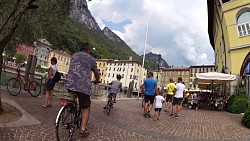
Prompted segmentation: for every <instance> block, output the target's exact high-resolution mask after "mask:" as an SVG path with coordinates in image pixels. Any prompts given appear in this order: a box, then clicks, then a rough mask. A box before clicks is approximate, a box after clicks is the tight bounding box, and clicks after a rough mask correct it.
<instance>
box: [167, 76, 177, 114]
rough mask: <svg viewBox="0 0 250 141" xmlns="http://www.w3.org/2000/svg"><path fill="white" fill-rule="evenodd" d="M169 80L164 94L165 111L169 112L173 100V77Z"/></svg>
mask: <svg viewBox="0 0 250 141" xmlns="http://www.w3.org/2000/svg"><path fill="white" fill-rule="evenodd" d="M169 82H170V83H168V85H167V87H166V89H167V92H168V93H167V96H166V104H165V112H169V111H170V109H171V108H172V101H173V95H174V89H175V84H174V81H173V78H170V80H169Z"/></svg>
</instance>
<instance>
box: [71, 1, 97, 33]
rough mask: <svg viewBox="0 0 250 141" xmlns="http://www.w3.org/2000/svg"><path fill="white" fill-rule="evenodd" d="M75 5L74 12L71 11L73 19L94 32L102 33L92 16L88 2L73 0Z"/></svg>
mask: <svg viewBox="0 0 250 141" xmlns="http://www.w3.org/2000/svg"><path fill="white" fill-rule="evenodd" d="M71 2H72V4H73V10H72V11H71V17H72V18H73V19H74V20H75V21H78V22H80V23H82V24H84V25H86V27H87V28H89V29H90V30H93V31H97V32H98V31H101V29H100V27H99V25H98V24H97V22H96V20H95V19H94V17H93V16H92V15H91V13H90V11H89V9H88V4H87V1H86V0H71Z"/></svg>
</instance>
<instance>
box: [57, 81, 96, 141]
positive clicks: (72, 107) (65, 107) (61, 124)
mask: <svg viewBox="0 0 250 141" xmlns="http://www.w3.org/2000/svg"><path fill="white" fill-rule="evenodd" d="M92 83H94V84H98V83H100V82H92ZM71 94H72V95H73V99H72V100H70V99H64V98H60V104H61V105H62V107H61V109H60V110H59V112H58V114H57V116H56V121H55V128H56V139H57V141H64V140H67V141H70V140H71V139H72V137H73V134H74V132H75V130H76V129H80V127H81V121H82V114H81V109H80V107H79V103H78V101H77V94H76V93H71ZM61 132H65V133H61Z"/></svg>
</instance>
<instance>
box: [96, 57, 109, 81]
mask: <svg viewBox="0 0 250 141" xmlns="http://www.w3.org/2000/svg"><path fill="white" fill-rule="evenodd" d="M108 61H109V59H96V65H97V68H98V70H99V72H100V81H101V83H106V82H105V76H106V71H107V64H108ZM92 80H94V74H92Z"/></svg>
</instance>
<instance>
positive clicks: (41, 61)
mask: <svg viewBox="0 0 250 141" xmlns="http://www.w3.org/2000/svg"><path fill="white" fill-rule="evenodd" d="M34 45H35V46H36V48H35V51H34V55H35V56H36V58H37V61H36V66H38V65H40V66H41V67H42V68H47V67H48V63H49V53H50V51H51V46H52V45H51V44H50V42H49V41H47V40H46V39H39V40H38V41H36V42H34Z"/></svg>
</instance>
